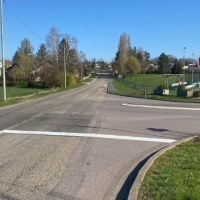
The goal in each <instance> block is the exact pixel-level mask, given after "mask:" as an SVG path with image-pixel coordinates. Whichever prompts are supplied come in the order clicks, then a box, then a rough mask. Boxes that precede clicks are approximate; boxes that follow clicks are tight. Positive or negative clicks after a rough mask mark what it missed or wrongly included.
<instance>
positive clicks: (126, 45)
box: [118, 33, 130, 74]
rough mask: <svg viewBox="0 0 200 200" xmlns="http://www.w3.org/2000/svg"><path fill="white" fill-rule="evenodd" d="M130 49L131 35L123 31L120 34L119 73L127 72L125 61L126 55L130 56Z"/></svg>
mask: <svg viewBox="0 0 200 200" xmlns="http://www.w3.org/2000/svg"><path fill="white" fill-rule="evenodd" d="M129 49H130V36H129V35H127V34H126V33H123V34H122V35H121V36H120V39H119V45H118V52H119V56H118V58H119V60H118V63H119V73H121V74H125V73H126V69H125V67H126V65H125V63H126V57H127V56H128V53H129Z"/></svg>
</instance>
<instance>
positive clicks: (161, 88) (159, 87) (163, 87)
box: [156, 85, 165, 90]
mask: <svg viewBox="0 0 200 200" xmlns="http://www.w3.org/2000/svg"><path fill="white" fill-rule="evenodd" d="M156 89H157V90H164V89H165V86H164V85H159V86H158V87H157V88H156Z"/></svg>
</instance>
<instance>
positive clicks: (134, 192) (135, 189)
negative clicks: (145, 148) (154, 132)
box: [128, 136, 196, 200]
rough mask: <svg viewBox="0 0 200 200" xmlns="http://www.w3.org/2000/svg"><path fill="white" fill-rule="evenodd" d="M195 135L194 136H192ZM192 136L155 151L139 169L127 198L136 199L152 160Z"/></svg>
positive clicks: (129, 199)
mask: <svg viewBox="0 0 200 200" xmlns="http://www.w3.org/2000/svg"><path fill="white" fill-rule="evenodd" d="M194 137H196V136H194ZM194 137H190V138H186V139H183V140H181V141H177V142H174V143H172V144H171V145H169V146H167V147H165V148H163V149H161V150H160V151H159V152H157V153H156V154H155V155H153V156H152V157H151V158H150V159H149V160H148V161H147V162H146V163H145V164H144V166H143V167H142V168H141V170H140V171H139V173H138V175H137V177H136V179H135V181H134V183H133V186H132V188H131V190H130V193H129V197H128V200H136V199H137V195H138V190H139V188H140V185H141V183H142V181H143V179H144V177H145V174H146V172H147V171H148V169H149V168H150V167H151V165H152V164H153V163H154V161H155V160H156V159H157V158H158V157H159V156H161V155H162V154H163V153H165V152H166V151H168V150H170V149H173V148H174V147H176V146H177V145H179V144H181V143H184V142H187V141H189V140H192V139H193V138H194Z"/></svg>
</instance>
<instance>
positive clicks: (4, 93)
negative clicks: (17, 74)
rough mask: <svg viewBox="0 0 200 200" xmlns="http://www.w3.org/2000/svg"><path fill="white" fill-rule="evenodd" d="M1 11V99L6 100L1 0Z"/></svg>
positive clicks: (0, 4)
mask: <svg viewBox="0 0 200 200" xmlns="http://www.w3.org/2000/svg"><path fill="white" fill-rule="evenodd" d="M0 6H1V8H0V11H1V53H2V68H3V100H4V101H6V72H5V71H6V70H5V61H4V35H3V8H2V0H1V3H0Z"/></svg>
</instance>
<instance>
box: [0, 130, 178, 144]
mask: <svg viewBox="0 0 200 200" xmlns="http://www.w3.org/2000/svg"><path fill="white" fill-rule="evenodd" d="M1 133H7V134H32V135H48V136H67V137H90V138H105V139H119V140H136V141H146V142H162V143H172V142H175V141H176V140H172V139H160V138H146V137H132V136H120V135H105V134H93V133H67V132H48V131H21V130H3V131H2V132H1Z"/></svg>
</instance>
